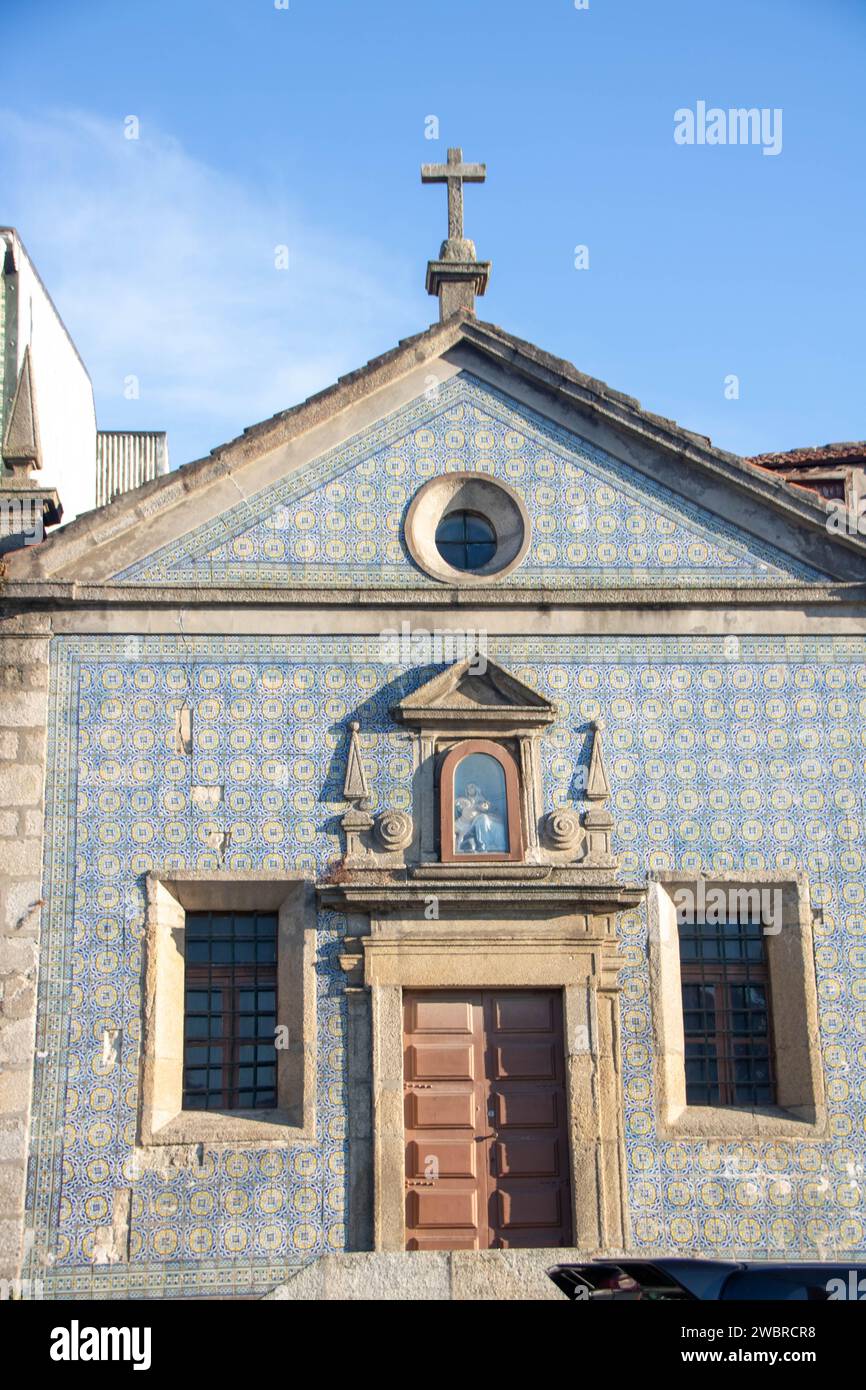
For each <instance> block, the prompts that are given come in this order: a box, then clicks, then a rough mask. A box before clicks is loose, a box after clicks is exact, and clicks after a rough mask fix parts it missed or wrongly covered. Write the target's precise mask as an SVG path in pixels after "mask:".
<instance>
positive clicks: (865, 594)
mask: <svg viewBox="0 0 866 1390" xmlns="http://www.w3.org/2000/svg"><path fill="white" fill-rule="evenodd" d="M0 604H2V605H3V606H4V607H6V608H7V609H8V610H10V611H15V610H20V609H22V608H42V609H51V608H55V609H56V608H64V609H69V608H99V607H112V608H117V607H120V608H148V609H159V608H224V607H225V608H229V607H230V608H233V609H236V608H238V607H239V606H243V607H245V608H255V607H262V608H273V607H280V608H305V609H310V608H400V609H404V610H405V609H409V608H413V607H416V608H425V609H430V610H440V611H441V612H442V614H443V616H447V614H448V613H449V611H453V610H454V609H455V608H457V609H464V610H466V609H469V610H477V609H481V608H492V609H502V608H542V609H550V608H618V607H624V608H695V607H711V608H726V609H729V608H740V607H765V608H776V607H797V608H804V607H813V606H815V605H822V606H834V607H838V606H840V605H843V604H848V605H852V606H862V605H866V583H862V582H858V581H850V582H840V583H827V584H764V585H735V586H726V587H719V588H712V587H702V586H699V585H694V586H692V585H690V586H685V585H676V586H674V585H671V586H668V587H663V586H660V587H658V588H654V587H629V586H627V585H623V586H621V587H616V588H614V587H610V588H599V587H595V588H592V587H587V588H580V589H579V588H574V589H555V588H542V587H534V588H526V589H519V588H496V587H495V586H492V585H491V586H490V587H489V588H480V587H472V588H469V587H467V588H463V589H462V588H454V589H452V588H447V587H444V586H443V587H441V588H436V589H431V588H418V589H412V588H382V589H374V588H369V589H364V588H346V589H317V588H281V587H278V586H274V587H261V588H257V587H253V586H251V585H246V584H238V585H236V586H231V585H222V586H218V585H214V586H213V587H204V586H199V585H175V586H165V585H146V584H122V585H121V584H78V583H75V582H70V581H67V580H45V579H36V580H20V579H16V580H7V581H6V582H5V583H2V584H0Z"/></svg>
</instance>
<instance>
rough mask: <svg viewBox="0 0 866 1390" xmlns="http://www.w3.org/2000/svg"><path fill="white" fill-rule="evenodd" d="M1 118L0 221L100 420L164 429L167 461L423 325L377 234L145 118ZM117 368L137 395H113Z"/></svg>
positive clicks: (409, 284) (408, 283) (409, 274)
mask: <svg viewBox="0 0 866 1390" xmlns="http://www.w3.org/2000/svg"><path fill="white" fill-rule="evenodd" d="M0 119H2V129H3V143H4V151H3V163H4V166H5V173H4V177H3V180H2V184H3V189H4V193H3V204H4V205H3V206H2V207H0V221H6V222H12V223H14V224H15V225H16V226H17V228H18V231H19V233H20V234H21V237H22V239H23V241H24V244H25V246H27V248H28V250H29V251H30V254H31V255H32V257H33V259H34V261H35V263H36V266H37V269H38V270H39V271H40V274H41V275H42V277H43V279H44V280H45V283H46V286H47V288H48V291H49V293H50V294H51V295H52V298H53V299H54V301H55V303H56V304H57V307H58V309H59V311H60V313H61V315H62V317H63V319H64V322H65V323H66V325H67V327H68V329H69V331H70V333H71V334H72V337H73V338H74V340H75V342H76V345H77V347H78V349H79V351H80V353H81V355H82V357H83V359H84V361H85V363H86V365H87V367H88V370H89V371H90V374H91V377H92V379H93V385H94V392H95V395H96V404H97V415H98V419H99V423H100V425H101V426H102V427H103V428H128V429H140V428H152V429H160V428H167V429H168V430H169V444H170V448H171V454H172V460H173V462H174V463H182V462H186V461H187V460H188V459H190V458H195V457H197V456H199V455H201V454H203V453H206V452H207V451H208V450H209V449H211V448H213V447H215V446H216V445H217V444H219V443H221V442H222V441H223V440H224V439H226V438H229V437H231V436H232V435H234V434H237V433H239V432H240V430H241V429H242V428H244V426H246V425H250V424H253V423H255V422H256V421H257V420H260V419H264V418H265V417H267V416H268V415H272V414H273V413H274V412H275V411H278V410H282V409H285V408H286V407H288V406H290V405H293V404H294V403H295V402H297V401H298V400H300V399H302V398H303V397H304V396H306V395H309V394H310V392H312V391H315V390H318V389H320V388H321V387H323V386H326V385H327V384H328V383H329V382H331V381H333V380H334V379H335V378H336V377H337V376H339V375H340V374H341V373H343V372H345V371H348V370H351V369H352V368H354V367H356V366H358V365H359V364H360V363H361V362H363V361H364V360H366V358H368V357H369V356H371V355H372V354H373V353H375V352H378V351H382V350H384V349H386V348H387V347H389V346H391V345H392V344H393V343H394V342H396V340H397V338H398V337H400V336H402V335H405V333H406V332H407V331H411V329H412V325H413V324H417V326H419V327H420V326H421V324H419V323H418V313H417V296H415V295H413V289H414V283H413V282H414V279H415V275H414V274H413V272H417V267H416V266H410V265H409V264H408V263H407V264H406V265H404V266H399V265H398V266H395V265H394V264H393V262H392V261H389V262H388V263H387V274H386V265H385V262H384V259H383V257H382V253H381V252H380V251H379V250H377V248H375V247H369V246H365V245H364V244H363V242H361V241H360V240H359V239H357V238H353V239H351V240H350V239H349V237H348V236H347V237H345V238H344V239H342V240H341V239H340V237H338V236H335V235H334V234H333V233H331V232H328V231H326V230H323V229H322V228H319V227H316V226H315V224H314V221H313V219H312V218H311V215H310V210H309V209H308V208H304V207H302V206H300V205H298V203H297V202H291V201H289V200H288V199H287V198H286V197H285V196H283V195H282V194H281V193H280V192H279V191H276V190H262V189H260V188H252V187H249V186H246V185H245V184H244V183H243V182H241V181H240V180H238V179H237V178H235V177H231V176H228V175H226V174H225V173H222V172H220V171H219V170H217V169H215V168H212V167H210V166H208V165H206V164H203V163H202V162H200V161H198V160H196V159H194V158H192V157H191V156H190V155H189V154H188V153H187V152H186V151H185V150H184V149H183V148H182V147H181V146H180V145H179V144H178V143H177V141H175V140H173V139H171V138H170V137H168V136H166V135H165V134H162V133H160V132H157V131H154V130H153V128H152V127H142V130H141V136H140V139H138V140H129V139H126V138H124V129H123V124H122V122H120V121H119V122H117V123H111V124H110V123H108V122H106V121H104V120H101V119H97V118H95V117H93V116H91V115H88V114H86V113H82V112H60V113H54V114H49V115H43V116H40V117H39V118H38V119H35V118H34V119H28V118H24V117H21V116H20V115H16V114H14V113H11V112H8V111H3V112H0ZM282 245H285V246H287V247H288V261H289V267H288V269H287V270H281V269H277V268H276V266H275V248H276V247H278V246H282ZM379 265H381V267H382V272H381V275H380V276H377V275H376V274H375V273H373V272H372V271H371V269H370V267H376V266H379ZM130 376H135V377H136V378H137V379H138V382H139V383H140V398H139V399H138V400H128V399H126V398H125V396H124V382H125V380H126V379H127V378H128V377H130Z"/></svg>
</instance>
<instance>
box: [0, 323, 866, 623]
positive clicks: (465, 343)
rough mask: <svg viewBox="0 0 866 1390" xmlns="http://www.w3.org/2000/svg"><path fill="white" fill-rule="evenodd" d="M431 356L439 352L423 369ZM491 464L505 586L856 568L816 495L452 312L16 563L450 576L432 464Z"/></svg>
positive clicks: (352, 578)
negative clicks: (512, 507)
mask: <svg viewBox="0 0 866 1390" xmlns="http://www.w3.org/2000/svg"><path fill="white" fill-rule="evenodd" d="M431 369H435V370H431ZM456 471H462V472H465V473H470V474H471V473H477V474H478V475H480V476H481V475H490V476H491V477H492V478H494V479H495V480H498V481H501V483H502V484H503V486H507V487H510V488H511V489H512V491H513V492H514V493H516V494H518V495H519V498H520V500H521V503H522V504H523V505H524V506H525V509H526V512H527V515H528V517H529V519H530V522H531V535H530V538H529V544H528V546H527V547H526V551H525V554H523V555H522V557H521V559H520V562H519V564H517V565H516V566H514V567H513V569H512V570H510V571H509V572H508V573H507V574H503V576H501V577H500V578H499V579H498V580H495V583H496V587H497V588H498V589H500V590H507V591H511V592H512V593H514V594H515V596H516V594H517V592H518V591H520V590H524V591H529V590H533V591H534V590H544V591H546V592H550V593H554V594H555V593H562V594H565V593H568V592H571V593H574V592H575V591H576V590H579V591H582V592H584V593H588V594H591V593H593V592H595V591H597V590H601V589H611V588H616V589H633V590H634V589H642V590H652V591H657V590H660V589H672V588H683V587H689V588H695V589H700V590H702V591H710V590H713V589H720V588H725V589H732V588H737V587H739V588H743V587H746V588H753V587H756V586H757V587H777V586H779V585H783V586H790V585H801V584H803V585H808V584H814V583H821V582H826V581H827V580H828V579H831V580H832V579H849V580H850V579H859V578H864V577H866V546H864V544H863V542H862V541H861V540H860V539H859V538H858V537H851V536H847V535H839V536H835V535H831V534H829V533H828V529H827V514H826V509H825V508H824V507H823V506H822V504H821V503H820V502H819V501H818V500H817V499H815V498H813V497H811V496H810V495H807V494H805V492H804V491H803V489H797V488H792V487H788V486H787V485H785V484H780V483H779V481H778V480H777V479H776V478H774V477H771V476H769V475H768V474H767V473H766V471H765V470H761V469H759V468H756V467H754V466H752V465H749V464H747V463H746V462H745V461H744V460H742V459H738V458H737V457H736V456H734V455H731V454H725V453H724V452H723V451H720V450H718V449H714V448H713V446H712V445H711V443H710V441H709V440H707V439H706V438H704V437H703V436H699V435H696V434H693V433H691V432H689V431H687V430H684V429H682V428H681V427H679V426H677V425H676V424H675V423H674V422H673V421H670V420H665V419H662V418H661V417H659V416H654V415H652V414H650V413H649V412H647V411H644V410H642V409H641V407H640V405H639V403H638V402H637V401H634V400H633V399H631V398H630V397H627V396H623V395H621V394H620V393H618V392H615V391H612V390H611V389H610V388H608V387H606V386H605V385H604V383H602V382H598V381H596V380H594V379H593V378H589V377H585V376H583V375H582V374H581V373H579V372H578V371H577V370H576V369H575V368H573V367H572V366H571V365H570V364H568V363H564V362H559V361H557V359H554V358H550V357H548V356H547V355H546V354H544V353H541V352H539V350H538V349H535V348H532V347H531V345H530V344H526V343H523V342H521V341H520V340H519V339H515V338H512V337H510V336H509V335H508V334H505V333H504V332H503V331H502V330H501V329H496V328H494V327H493V326H492V325H487V324H479V323H477V322H476V321H474V320H472V321H469V320H460V319H458V318H455V320H454V321H449V322H447V323H445V324H442V325H436V326H434V327H433V328H431V329H429V330H427V332H426V333H424V334H421V335H419V336H418V337H417V338H415V339H411V340H407V342H406V343H404V344H401V345H400V347H399V348H398V349H396V350H395V351H394V352H393V353H389V354H386V355H385V356H384V357H382V358H380V359H377V360H376V361H375V362H373V363H370V364H368V365H367V367H365V368H363V369H362V370H361V371H360V372H358V373H355V374H353V375H352V376H350V377H347V378H345V379H343V380H342V381H340V382H338V383H337V384H336V385H335V386H334V387H332V388H330V389H329V390H328V391H326V392H323V393H322V394H321V396H320V397H312V398H311V399H310V400H309V401H307V402H303V403H302V404H301V405H300V406H297V407H294V408H293V409H292V410H289V411H286V412H283V413H282V414H281V415H279V416H275V417H274V418H273V420H272V421H266V422H264V423H263V424H261V425H257V426H255V427H253V428H252V429H251V430H249V431H247V432H245V434H244V435H243V436H241V437H239V438H238V439H237V440H234V441H232V442H231V443H229V444H227V445H225V446H224V447H223V448H221V449H218V450H216V451H215V452H214V454H213V456H212V457H211V458H209V459H203V460H200V461H198V462H197V463H193V464H190V465H188V466H187V467H185V468H183V469H180V470H178V471H177V472H175V473H173V474H169V475H167V476H165V477H163V478H160V479H158V480H156V481H155V482H153V483H150V484H146V485H144V486H143V487H142V488H139V489H137V490H135V491H134V492H132V493H130V494H128V495H126V496H123V497H121V498H118V499H117V500H116V501H115V502H113V503H111V504H109V505H108V506H106V507H103V508H101V509H100V510H99V511H97V512H94V513H89V514H87V515H86V516H83V517H80V518H78V519H77V520H76V521H75V522H73V523H71V525H70V526H68V527H65V528H63V529H62V530H61V531H60V532H58V533H56V534H55V535H54V536H52V537H49V538H48V540H47V541H46V542H45V543H43V544H42V545H40V546H35V547H28V548H27V550H28V552H29V553H27V554H24V555H19V556H18V557H16V559H15V561H14V572H13V573H12V575H11V577H17V576H18V575H20V577H21V578H28V577H34V578H35V577H40V578H49V577H57V578H74V579H75V580H76V581H77V582H83V583H97V584H99V583H104V584H109V583H110V585H111V586H112V587H117V588H124V589H126V588H128V587H130V586H134V587H136V588H139V587H146V588H148V589H151V590H152V591H154V592H156V591H162V590H166V589H175V588H178V589H188V588H190V587H193V588H195V589H196V590H202V589H220V590H225V589H237V588H249V589H258V590H263V589H272V590H278V589H282V590H287V589H291V590H292V591H301V592H303V591H305V590H307V591H313V590H315V591H336V590H340V591H364V590H367V591H374V590H375V591H381V590H383V589H390V590H395V591H396V590H398V589H400V590H406V589H407V588H415V589H418V590H419V591H420V590H436V589H437V588H439V589H441V582H440V579H439V578H437V576H436V575H432V574H430V573H427V572H425V570H424V568H423V567H422V566H420V565H419V564H418V563H416V561H415V560H414V559H413V555H412V553H410V549H409V547H408V546H407V544H406V537H405V522H406V516H407V511H408V508H409V507H410V505H411V502H412V499H413V497H414V496H415V495H416V494H417V492H418V490H419V489H420V488H421V487H423V485H424V483H425V482H427V481H429V480H430V479H431V478H434V477H436V476H437V475H439V474H445V473H449V472H456Z"/></svg>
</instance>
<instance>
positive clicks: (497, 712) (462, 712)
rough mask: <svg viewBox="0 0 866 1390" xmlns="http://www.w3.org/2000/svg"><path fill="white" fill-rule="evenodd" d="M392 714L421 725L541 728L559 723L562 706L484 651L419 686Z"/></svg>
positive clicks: (399, 718)
mask: <svg viewBox="0 0 866 1390" xmlns="http://www.w3.org/2000/svg"><path fill="white" fill-rule="evenodd" d="M392 713H393V714H394V717H395V719H398V720H399V721H400V723H402V724H412V725H414V726H416V727H419V728H420V727H424V726H430V727H433V726H435V727H440V728H441V727H446V726H448V725H451V724H454V725H458V726H460V727H463V726H465V725H467V724H476V723H477V724H481V725H484V724H495V725H500V724H501V723H502V722H503V721H504V722H505V723H506V724H509V725H512V724H513V725H521V726H525V727H530V726H531V727H533V728H538V727H543V726H545V725H547V724H551V723H552V722H553V720H554V719H555V718H556V705H554V704H552V703H551V701H550V700H547V699H545V697H544V696H543V695H539V693H538V691H537V690H532V689H531V688H530V686H528V685H526V684H525V683H524V682H523V681H521V680H518V678H517V677H516V676H513V675H512V674H511V672H510V671H506V670H505V669H504V667H502V666H498V665H497V664H496V662H495V661H490V660H489V659H488V658H487V657H484V656H482V655H481V654H480V653H479V654H476V655H474V656H472V657H470V658H469V659H467V660H464V661H458V662H457V663H456V664H455V665H454V666H450V667H449V668H448V669H447V670H446V671H442V672H440V674H439V675H438V676H434V677H433V679H432V680H429V681H427V682H426V683H425V684H424V685H422V686H419V687H418V689H417V690H414V691H413V692H412V694H411V695H407V696H406V698H405V699H404V700H401V701H400V703H399V705H396V706H395V707H394V710H393V711H392Z"/></svg>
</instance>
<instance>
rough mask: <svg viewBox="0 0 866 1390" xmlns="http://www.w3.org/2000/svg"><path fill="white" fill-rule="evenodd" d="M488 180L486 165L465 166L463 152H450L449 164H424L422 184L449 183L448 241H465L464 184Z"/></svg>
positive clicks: (457, 150) (456, 150)
mask: <svg viewBox="0 0 866 1390" xmlns="http://www.w3.org/2000/svg"><path fill="white" fill-rule="evenodd" d="M486 178H487V165H486V164H464V163H463V151H462V150H461V149H451V150H449V151H448V163H447V164H422V165H421V182H422V183H447V185H448V239H449V241H462V240H463V185H464V183H483V182H484V180H485V179H486Z"/></svg>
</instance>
